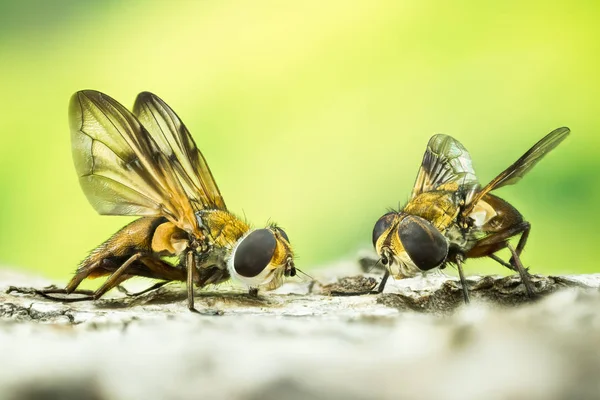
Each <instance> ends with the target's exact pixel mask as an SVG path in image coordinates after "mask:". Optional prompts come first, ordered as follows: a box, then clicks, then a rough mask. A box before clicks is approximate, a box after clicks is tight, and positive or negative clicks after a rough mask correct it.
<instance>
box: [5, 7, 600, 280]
mask: <svg viewBox="0 0 600 400" xmlns="http://www.w3.org/2000/svg"><path fill="white" fill-rule="evenodd" d="M599 4H600V3H598V2H596V1H562V2H548V1H543V2H542V1H540V2H527V1H525V2H523V1H506V2H479V1H459V2H445V1H444V2H442V1H440V2H424V1H417V0H409V1H398V0H391V1H356V2H348V1H341V0H335V1H327V2H322V1H308V2H281V1H272V2H263V1H253V2H233V1H218V2H216V1H215V2H208V1H179V2H177V1H147V2H136V1H122V2H119V1H113V2H106V1H104V2H99V1H98V2H81V1H74V0H73V1H31V0H29V1H9V2H0V89H1V91H0V189H1V196H0V264H3V265H7V266H13V267H19V268H23V269H28V270H37V271H41V272H43V273H44V274H46V275H48V276H51V277H54V278H60V279H63V278H65V279H66V277H67V276H69V275H70V274H71V272H72V271H73V270H74V269H75V267H76V265H77V263H78V261H79V260H81V259H82V258H83V257H85V255H86V254H87V252H88V251H89V250H91V249H92V248H93V247H95V246H96V245H98V244H99V243H100V242H102V241H103V240H105V239H106V238H107V237H108V236H109V235H111V234H112V233H114V232H115V231H116V230H118V229H119V228H120V227H122V226H123V225H124V224H125V223H126V222H128V221H129V220H130V219H129V218H126V217H103V216H98V215H97V214H96V213H95V211H94V210H93V209H92V207H91V206H90V205H89V204H88V203H87V201H86V199H85V197H84V195H83V193H82V192H81V190H80V188H79V185H78V182H77V178H76V175H75V171H74V168H73V165H72V161H71V150H70V137H69V128H68V124H67V104H68V100H69V98H70V96H71V94H72V93H73V92H75V91H77V90H80V89H86V88H89V89H97V90H101V91H103V92H105V93H107V94H110V95H111V96H113V97H114V98H116V99H117V100H119V101H120V102H122V103H123V104H125V105H126V106H128V107H130V106H131V105H132V104H133V100H134V98H135V96H136V94H137V93H138V92H140V91H144V90H149V91H153V92H155V93H157V94H158V95H159V96H161V97H162V98H163V99H164V100H165V101H166V102H167V103H168V104H170V105H171V106H172V107H173V108H174V109H175V110H176V112H177V113H178V114H179V115H180V116H181V117H182V119H183V120H184V122H185V123H186V125H187V126H188V128H189V129H190V131H191V132H192V134H193V135H194V137H195V139H196V142H197V143H198V145H199V147H200V148H201V150H202V151H203V153H204V155H205V157H206V158H207V160H208V162H209V164H210V166H211V168H212V171H213V174H214V175H215V178H216V180H217V182H218V184H219V186H220V188H221V191H222V193H223V195H224V196H225V199H226V201H227V204H228V206H229V208H230V209H231V210H232V211H234V212H236V213H238V214H245V215H246V216H247V218H248V219H249V220H250V221H252V222H253V223H254V224H255V225H258V226H260V225H263V224H264V223H265V222H266V221H267V220H268V219H273V220H275V221H278V222H279V223H280V224H281V225H282V226H284V227H285V228H286V230H287V232H288V234H289V235H290V238H291V240H292V243H293V244H294V245H295V248H296V251H297V253H298V255H299V260H298V265H299V266H300V267H301V268H309V269H310V268H312V267H318V266H320V265H324V264H326V263H329V262H332V261H335V260H339V259H342V258H354V257H356V254H357V251H358V250H359V249H361V248H370V240H371V230H372V227H373V224H374V223H375V221H376V220H377V218H378V217H379V216H380V215H381V214H383V213H384V212H385V211H386V209H387V208H388V207H395V206H397V205H398V203H399V202H401V203H403V202H405V201H406V200H407V198H408V195H409V193H410V190H411V187H412V184H413V181H414V178H415V175H416V172H417V168H418V166H419V163H420V160H421V157H422V154H423V151H424V149H425V145H426V143H427V141H428V139H429V137H430V136H431V135H432V134H434V133H447V134H450V135H453V136H455V137H456V138H458V139H459V140H460V141H461V142H462V143H463V144H464V145H465V146H466V147H467V148H468V149H469V150H470V152H471V155H472V157H473V159H474V165H475V168H476V171H477V172H478V174H479V176H480V179H481V181H482V182H483V183H487V181H489V180H490V179H492V178H493V177H494V176H495V174H497V173H498V172H500V171H501V170H502V169H504V168H505V167H506V166H508V165H509V164H510V163H512V162H513V161H514V160H516V159H517V158H518V157H519V156H520V155H521V154H522V153H523V152H525V151H526V150H527V149H528V148H529V147H530V146H531V145H532V144H533V143H535V142H536V141H537V140H538V139H540V138H541V137H542V136H543V135H545V134H546V133H548V132H550V131H551V130H552V129H554V128H556V127H559V126H563V125H566V126H569V127H570V128H571V129H572V131H573V134H572V136H571V137H570V138H569V139H568V140H567V141H566V142H565V143H564V144H563V145H561V146H560V147H559V148H558V149H557V150H556V151H555V152H554V153H552V154H550V156H549V157H547V159H545V160H544V161H543V162H541V163H540V164H539V165H538V166H537V167H536V168H535V169H534V170H533V171H532V172H531V174H530V175H529V176H527V177H526V178H525V179H524V180H522V181H521V182H520V183H519V185H516V186H513V187H509V188H505V189H502V190H500V191H498V194H499V195H500V196H502V197H504V198H506V199H508V200H509V201H510V202H512V203H513V204H514V205H515V206H516V207H517V208H518V209H519V210H521V211H522V213H523V214H524V215H525V216H526V218H527V219H528V220H529V221H531V222H532V226H533V230H532V235H531V238H530V241H529V244H528V246H527V249H526V252H525V255H524V257H523V259H524V262H525V264H526V265H528V266H531V267H532V268H533V271H535V272H545V273H554V272H591V271H597V265H596V264H597V263H596V262H595V258H596V257H595V251H594V247H595V246H596V245H597V239H598V235H597V225H598V222H600V219H599V216H600V211H599V209H600V188H599V176H600V174H599V172H600V158H599V151H598V150H599V149H600V147H599V144H600V139H599V138H598V135H597V132H599V131H600V113H599V111H600V110H599V108H598V106H597V102H598V98H599V97H598V96H599V94H600V93H599V89H600V26H599V25H598V22H597V16H598V15H599V12H600V5H599ZM467 270H468V272H469V273H476V272H484V273H496V272H504V271H503V270H502V269H500V268H497V267H496V266H495V265H494V263H493V262H488V261H480V260H474V261H470V262H469V263H468V267H467Z"/></svg>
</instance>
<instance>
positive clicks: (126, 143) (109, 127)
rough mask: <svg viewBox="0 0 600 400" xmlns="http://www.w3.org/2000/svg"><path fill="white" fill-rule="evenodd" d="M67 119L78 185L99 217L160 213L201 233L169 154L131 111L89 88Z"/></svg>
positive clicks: (74, 102) (79, 95) (77, 95)
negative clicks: (166, 153)
mask: <svg viewBox="0 0 600 400" xmlns="http://www.w3.org/2000/svg"><path fill="white" fill-rule="evenodd" d="M69 119H70V125H71V144H72V150H73V160H74V162H75V169H76V170H77V174H78V175H79V182H80V184H81V187H82V189H83V192H84V193H85V195H86V196H87V198H88V200H89V202H90V203H91V204H92V206H93V207H94V208H95V209H96V211H98V213H100V214H105V215H156V216H158V215H162V216H165V217H167V218H168V219H169V220H171V221H172V222H173V223H175V224H176V225H177V226H179V227H180V228H181V229H184V230H186V231H188V232H190V233H198V232H199V230H198V223H197V221H196V217H195V215H194V210H193V207H192V205H191V203H190V201H189V200H188V198H187V196H186V191H185V190H184V188H183V187H182V184H181V183H180V182H179V180H178V177H177V174H176V173H175V172H174V170H173V168H172V166H171V164H170V162H169V160H168V156H167V155H165V154H164V153H162V152H161V149H160V147H159V146H158V145H157V143H156V142H155V141H154V140H153V139H152V137H151V136H150V135H149V134H148V132H147V131H146V129H145V128H144V127H143V126H142V125H141V124H140V122H139V121H138V120H137V119H136V118H135V116H134V115H133V114H132V113H131V112H130V111H128V110H127V109H126V108H125V107H123V106H122V105H121V104H119V103H118V102H117V101H115V100H114V99H112V98H111V97H109V96H107V95H105V94H103V93H100V92H97V91H93V90H85V91H80V92H77V93H75V94H74V95H73V97H72V98H71V103H70V108H69Z"/></svg>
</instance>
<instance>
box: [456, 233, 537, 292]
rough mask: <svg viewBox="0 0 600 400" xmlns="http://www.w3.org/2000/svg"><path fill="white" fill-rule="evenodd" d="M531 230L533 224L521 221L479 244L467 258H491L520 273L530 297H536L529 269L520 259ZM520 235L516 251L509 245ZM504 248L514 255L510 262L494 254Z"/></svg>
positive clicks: (491, 235)
mask: <svg viewBox="0 0 600 400" xmlns="http://www.w3.org/2000/svg"><path fill="white" fill-rule="evenodd" d="M530 230H531V224H530V223H529V222H527V221H521V222H519V223H517V224H514V225H512V226H510V227H508V228H506V229H504V230H502V231H500V232H495V233H492V234H490V235H489V236H487V237H485V238H484V239H481V240H480V241H479V242H477V244H476V245H475V246H474V247H473V248H472V249H471V250H470V251H469V253H467V257H469V258H475V257H490V258H491V259H492V260H494V261H496V262H498V263H499V264H501V265H503V266H504V267H506V268H508V269H510V270H513V271H515V272H518V273H519V275H520V276H521V280H522V281H523V285H525V289H526V291H527V294H528V296H529V297H534V296H535V291H534V289H533V283H532V282H531V277H530V275H529V272H528V270H527V268H525V267H523V264H522V263H521V259H520V255H521V253H522V252H523V249H524V248H525V245H526V244H527V238H528V237H529V232H530ZM519 234H521V237H520V238H519V243H518V244H517V247H516V249H513V248H512V247H511V246H510V245H509V244H508V240H509V239H510V238H512V237H514V236H516V235H519ZM504 248H508V249H509V250H510V251H511V253H512V256H511V258H510V261H509V262H506V261H504V260H502V259H501V258H500V257H498V256H497V255H495V254H494V253H496V252H497V251H500V250H502V249H504Z"/></svg>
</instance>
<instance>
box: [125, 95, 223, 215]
mask: <svg viewBox="0 0 600 400" xmlns="http://www.w3.org/2000/svg"><path fill="white" fill-rule="evenodd" d="M133 114H134V115H135V116H136V117H137V118H138V120H139V121H140V122H141V123H142V125H144V127H145V128H146V130H147V131H148V133H149V134H150V136H151V137H152V139H153V141H154V142H155V143H156V144H157V145H158V147H159V149H160V152H161V153H162V154H164V155H165V156H166V157H167V159H168V160H169V162H170V163H171V165H172V166H173V171H174V172H175V173H176V174H177V177H178V178H179V181H180V182H181V184H182V186H183V188H184V190H185V193H186V196H187V197H188V198H189V199H190V201H191V203H192V205H193V206H194V208H195V209H196V210H200V209H221V210H225V209H226V206H225V201H224V200H223V196H221V192H220V191H219V187H218V186H217V184H216V182H215V180H214V178H213V176H212V173H211V172H210V168H209V167H208V164H207V163H206V160H205V159H204V156H203V155H202V153H201V152H200V150H198V147H197V146H196V143H195V142H194V139H193V138H192V136H191V135H190V133H189V131H188V130H187V128H186V127H185V125H184V124H183V122H182V121H181V119H180V118H179V117H178V116H177V114H175V112H174V111H173V110H172V109H171V107H169V106H168V105H167V104H166V103H165V102H164V101H162V100H161V99H160V98H159V97H158V96H156V95H154V94H152V93H149V92H142V93H140V94H139V95H138V97H137V99H136V101H135V104H134V106H133Z"/></svg>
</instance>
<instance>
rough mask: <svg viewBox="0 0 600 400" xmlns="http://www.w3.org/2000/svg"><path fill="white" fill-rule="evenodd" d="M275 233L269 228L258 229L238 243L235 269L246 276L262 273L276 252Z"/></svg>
mask: <svg viewBox="0 0 600 400" xmlns="http://www.w3.org/2000/svg"><path fill="white" fill-rule="evenodd" d="M276 244H277V243H276V242H275V235H273V232H271V231H270V230H269V229H257V230H255V231H254V232H252V233H251V234H249V235H248V236H246V237H245V238H244V239H243V240H242V242H241V243H240V244H239V245H238V247H237V250H236V251H235V256H234V258H233V267H234V268H235V271H236V272H237V273H238V274H240V275H241V276H245V277H246V278H253V277H255V276H257V275H258V274H260V273H261V272H262V271H263V270H264V269H265V267H266V266H267V265H269V262H271V258H273V253H275V246H276Z"/></svg>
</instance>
